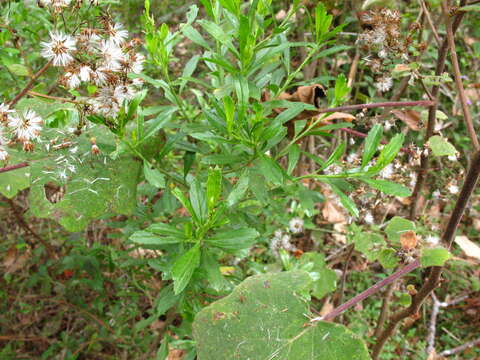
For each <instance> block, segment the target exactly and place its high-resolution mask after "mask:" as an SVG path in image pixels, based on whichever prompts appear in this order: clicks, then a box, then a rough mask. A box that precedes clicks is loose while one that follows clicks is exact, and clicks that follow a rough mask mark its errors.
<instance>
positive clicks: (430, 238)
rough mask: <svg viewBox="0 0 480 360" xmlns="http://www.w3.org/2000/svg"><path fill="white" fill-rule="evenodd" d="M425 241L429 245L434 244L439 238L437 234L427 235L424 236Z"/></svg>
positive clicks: (436, 243)
mask: <svg viewBox="0 0 480 360" xmlns="http://www.w3.org/2000/svg"><path fill="white" fill-rule="evenodd" d="M425 242H426V243H427V244H429V245H431V246H436V245H438V243H439V242H440V238H439V237H438V236H432V235H429V236H427V237H426V238H425Z"/></svg>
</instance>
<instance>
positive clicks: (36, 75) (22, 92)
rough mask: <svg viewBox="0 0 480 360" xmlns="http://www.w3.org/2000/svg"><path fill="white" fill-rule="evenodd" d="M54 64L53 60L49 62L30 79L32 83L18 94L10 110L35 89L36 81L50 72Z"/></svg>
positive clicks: (11, 102) (11, 103)
mask: <svg viewBox="0 0 480 360" xmlns="http://www.w3.org/2000/svg"><path fill="white" fill-rule="evenodd" d="M52 63H53V59H52V60H50V61H49V62H47V63H46V64H45V65H43V67H42V68H41V69H40V70H38V71H37V72H36V73H35V74H34V75H33V76H32V78H31V79H30V81H29V82H28V84H27V86H25V88H24V89H23V90H22V91H20V92H19V93H18V95H17V96H15V97H14V98H13V100H12V101H10V103H9V105H10V108H13V106H14V105H15V104H16V103H18V102H19V101H20V99H21V98H23V97H24V96H25V95H26V94H27V93H28V92H29V91H30V89H31V88H33V86H34V85H35V81H37V79H38V78H39V77H40V76H41V75H42V74H43V73H44V72H45V71H47V70H48V68H49V67H50V65H52Z"/></svg>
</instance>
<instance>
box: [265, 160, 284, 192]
mask: <svg viewBox="0 0 480 360" xmlns="http://www.w3.org/2000/svg"><path fill="white" fill-rule="evenodd" d="M259 169H260V171H261V172H262V173H263V176H265V179H266V180H268V181H270V182H271V183H272V184H274V185H282V184H283V182H284V177H283V173H284V170H283V169H282V168H281V166H280V165H279V164H278V163H277V162H276V161H275V160H273V159H272V158H271V157H269V156H266V155H261V156H260V158H259Z"/></svg>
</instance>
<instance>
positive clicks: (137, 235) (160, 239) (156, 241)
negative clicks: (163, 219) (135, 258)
mask: <svg viewBox="0 0 480 360" xmlns="http://www.w3.org/2000/svg"><path fill="white" fill-rule="evenodd" d="M129 239H130V241H132V242H134V243H136V244H141V245H165V244H177V243H179V242H182V241H183V239H182V238H181V237H176V236H160V235H156V234H152V233H151V232H149V231H136V232H134V233H133V234H132V235H131V236H130V238H129Z"/></svg>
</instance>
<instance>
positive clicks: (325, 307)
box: [319, 297, 335, 316]
mask: <svg viewBox="0 0 480 360" xmlns="http://www.w3.org/2000/svg"><path fill="white" fill-rule="evenodd" d="M334 308H335V306H333V303H332V301H331V298H330V297H329V298H327V300H326V301H325V303H324V304H323V306H322V308H321V309H320V313H319V315H320V316H325V315H327V314H328V313H329V312H331V311H332V310H333V309H334Z"/></svg>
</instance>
